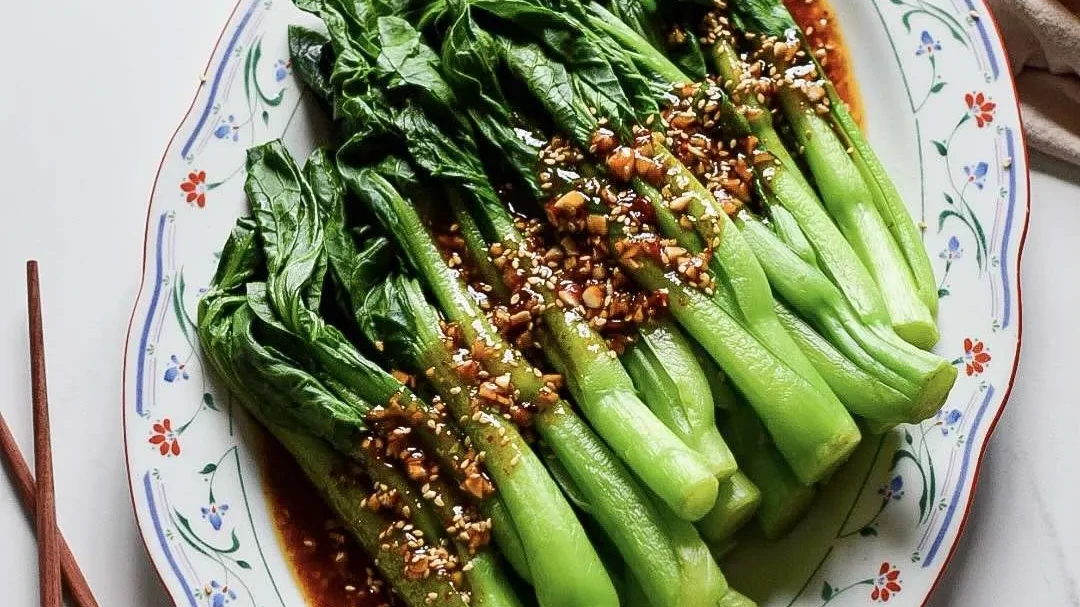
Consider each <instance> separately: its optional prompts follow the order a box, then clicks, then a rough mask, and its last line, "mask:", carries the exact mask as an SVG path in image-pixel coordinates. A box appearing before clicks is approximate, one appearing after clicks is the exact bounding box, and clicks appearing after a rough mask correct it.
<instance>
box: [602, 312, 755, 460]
mask: <svg viewBox="0 0 1080 607" xmlns="http://www.w3.org/2000/svg"><path fill="white" fill-rule="evenodd" d="M622 361H623V364H624V365H625V366H626V370H627V372H628V373H629V374H630V376H631V377H632V378H633V379H634V385H635V386H637V388H638V390H640V391H641V392H642V394H643V395H644V400H645V402H646V403H648V404H649V406H650V408H652V410H653V412H654V413H656V415H657V416H658V417H659V418H660V419H661V420H663V422H664V424H666V425H667V426H668V427H669V428H671V429H672V430H674V431H675V432H676V433H677V434H678V435H679V437H680V438H681V439H682V440H683V442H685V443H686V444H688V445H690V446H691V447H693V448H694V449H696V450H697V452H698V453H700V454H702V455H704V456H705V457H706V458H708V461H709V464H710V467H711V469H712V472H713V474H714V475H715V476H716V477H717V478H719V479H720V480H724V479H726V478H728V477H730V476H731V475H732V474H734V473H735V470H736V469H737V468H738V465H737V464H736V463H735V457H734V456H733V455H732V454H731V450H730V449H728V446H727V444H726V443H725V442H724V438H723V437H722V436H720V433H719V431H717V429H716V415H715V413H714V411H713V403H712V394H711V393H710V392H709V382H708V380H707V379H706V378H705V374H704V372H702V370H701V366H700V365H698V363H697V361H696V360H695V359H694V353H693V350H692V349H691V348H690V344H689V343H688V342H687V340H686V337H685V336H684V335H683V334H682V332H681V331H680V330H679V328H678V327H677V326H675V324H674V323H672V322H671V321H669V320H661V321H658V322H656V323H652V324H650V325H647V326H644V327H642V328H641V330H640V331H639V332H638V339H637V340H636V341H635V342H634V343H633V344H631V345H630V346H629V347H628V348H627V349H626V352H625V353H623V355H622Z"/></svg>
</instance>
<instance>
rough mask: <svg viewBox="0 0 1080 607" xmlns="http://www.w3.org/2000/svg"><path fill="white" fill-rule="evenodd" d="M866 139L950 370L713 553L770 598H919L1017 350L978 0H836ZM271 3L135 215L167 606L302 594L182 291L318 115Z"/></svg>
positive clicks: (135, 477)
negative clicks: (917, 406) (251, 182)
mask: <svg viewBox="0 0 1080 607" xmlns="http://www.w3.org/2000/svg"><path fill="white" fill-rule="evenodd" d="M836 8H837V10H838V13H839V14H838V18H839V20H840V24H841V28H842V30H843V32H844V34H845V36H846V38H847V43H848V47H849V48H850V49H851V51H852V55H853V60H854V67H855V75H856V77H857V79H858V81H859V83H860V88H861V90H862V97H863V106H864V110H865V117H866V124H867V130H868V134H869V137H870V139H871V142H872V143H873V144H874V146H875V148H876V149H877V150H878V152H879V154H880V155H881V157H882V160H883V162H884V163H885V165H886V167H887V168H888V169H889V171H890V173H891V174H892V176H893V178H894V179H895V181H896V183H897V185H898V186H899V188H900V190H901V194H902V195H903V196H904V199H905V200H907V201H908V203H909V205H910V208H911V210H912V214H913V215H914V217H916V218H917V219H918V220H921V221H922V222H923V224H924V225H925V226H926V230H925V243H926V248H927V251H928V252H929V254H930V256H931V258H932V260H933V262H934V268H935V271H936V274H937V279H938V293H939V296H940V298H941V306H940V308H941V312H940V319H939V320H940V325H941V336H942V337H941V342H940V343H939V344H938V346H937V351H938V352H939V353H940V354H941V355H943V356H945V357H947V358H948V359H950V360H952V361H953V363H954V364H955V365H956V366H957V367H958V368H959V371H960V374H959V380H958V381H957V383H956V387H955V388H954V389H953V392H952V394H951V396H950V398H949V400H948V402H947V403H946V405H945V406H944V407H943V408H942V410H941V411H940V412H939V413H938V414H937V416H936V417H934V418H933V419H930V420H927V421H925V422H923V423H922V424H919V425H916V426H907V427H903V428H900V429H898V430H897V431H895V432H893V433H891V434H888V435H886V436H884V437H882V438H880V439H878V438H871V439H867V440H866V441H864V445H863V446H862V447H861V448H860V451H859V452H858V454H857V455H856V457H855V458H853V459H852V461H851V463H849V464H848V465H847V468H846V469H844V470H842V471H841V472H840V474H839V475H838V476H839V477H841V478H843V482H839V483H834V484H833V486H831V487H829V488H828V489H827V490H826V491H824V492H823V495H822V496H821V499H820V500H819V503H818V505H817V506H816V508H815V510H814V512H813V513H812V515H811V516H810V517H809V518H808V519H807V520H806V521H805V522H804V523H802V524H801V525H800V526H799V528H797V529H796V530H795V532H794V533H793V534H792V535H791V536H790V537H789V538H787V539H785V540H783V541H782V542H779V543H776V544H771V545H764V544H757V543H755V542H753V541H751V542H744V545H742V546H740V547H738V548H737V549H736V551H735V552H734V553H733V554H732V556H731V557H730V558H729V559H728V560H727V562H726V563H725V570H726V571H727V572H728V574H729V577H730V578H731V579H732V581H733V583H734V584H736V585H737V587H739V588H740V589H742V590H743V591H744V592H745V593H747V594H749V595H750V596H752V597H754V598H755V599H757V600H758V601H759V602H760V603H761V604H762V605H770V606H771V605H814V606H823V605H826V604H829V605H833V606H835V607H840V606H843V605H865V604H868V603H875V602H888V603H889V604H892V605H908V606H911V605H921V604H922V603H923V602H924V601H925V600H926V599H927V597H928V596H929V595H930V593H931V592H932V591H933V588H934V586H935V584H936V583H937V581H938V580H939V579H940V577H941V573H942V571H943V569H944V568H945V566H946V564H947V563H948V560H949V557H950V556H951V554H952V552H953V549H954V548H955V546H956V542H957V539H958V536H959V534H960V532H961V530H962V528H963V525H964V520H965V518H966V517H967V513H968V509H969V508H970V506H971V496H972V493H973V490H974V484H975V480H976V478H977V477H978V467H979V461H980V459H981V455H982V451H983V449H984V447H985V446H986V443H987V440H988V439H989V436H990V433H991V431H992V430H993V427H994V423H995V422H996V421H997V418H998V416H999V414H1000V413H1001V410H1002V408H1003V407H1004V405H1005V400H1006V398H1007V396H1008V393H1009V388H1010V386H1011V382H1012V378H1013V373H1014V371H1015V368H1016V362H1017V354H1018V351H1019V343H1020V293H1019V281H1018V274H1017V271H1018V266H1019V257H1020V249H1021V246H1022V244H1023V238H1024V232H1025V229H1026V226H1027V213H1028V174H1027V157H1026V154H1025V151H1024V146H1023V141H1022V138H1021V131H1020V122H1019V115H1018V111H1017V106H1016V99H1015V92H1014V89H1013V85H1012V81H1011V78H1010V75H1009V73H1008V71H1007V69H1008V68H1007V63H1006V60H1005V56H1004V53H1003V50H1002V45H1001V40H1000V38H999V36H998V32H997V29H996V27H995V26H994V23H993V20H992V18H991V16H990V14H989V12H988V11H987V8H986V7H985V5H984V4H983V3H982V0H867V1H866V2H843V3H837V6H836ZM298 21H309V19H307V18H306V17H305V16H304V15H302V14H301V13H300V12H299V11H297V10H296V9H295V8H294V7H293V6H292V5H291V4H290V3H289V2H287V1H285V0H276V1H273V2H271V1H269V0H241V2H240V4H238V5H237V7H236V8H235V10H234V12H233V14H232V16H231V18H230V20H229V23H228V25H227V26H226V28H225V30H224V32H223V34H222V38H221V40H220V42H219V44H218V46H217V48H216V49H215V51H214V54H213V56H212V58H211V61H210V63H209V66H208V70H207V72H206V74H205V78H204V84H203V85H202V86H201V88H200V90H199V92H198V95H197V97H196V99H195V101H194V102H193V104H192V107H191V110H190V111H189V113H188V115H187V116H186V117H185V118H184V121H183V123H182V124H181V125H180V128H179V129H178V131H177V132H176V134H175V136H174V137H173V140H172V141H171V142H170V144H169V147H168V150H167V151H166V153H165V157H164V159H163V162H162V164H161V167H160V170H159V173H158V176H157V180H156V182H155V185H154V191H153V196H152V198H151V202H150V209H149V213H148V217H147V228H146V244H145V261H144V269H145V273H144V276H143V283H142V289H141V291H140V294H139V299H138V302H137V303H136V305H135V309H134V312H133V314H132V320H131V326H130V330H129V334H128V340H127V349H126V352H125V356H124V401H123V410H124V427H125V436H126V450H127V461H128V473H129V476H130V479H129V480H130V482H131V492H132V499H133V503H134V508H135V513H136V515H137V518H138V524H139V529H140V531H141V532H142V536H143V539H144V540H145V542H146V547H147V550H148V552H149V554H150V558H151V559H152V560H153V563H154V565H155V567H156V568H157V570H158V572H159V573H160V575H161V578H162V581H163V582H164V585H165V587H166V588H167V589H168V592H169V594H170V595H171V596H172V599H173V600H174V601H175V603H176V604H177V605H180V606H185V607H197V606H202V605H207V606H211V607H220V606H221V605H224V604H229V605H233V606H236V607H240V606H251V607H256V606H258V607H270V606H274V605H282V606H287V605H288V606H293V605H303V604H304V601H303V597H302V595H301V592H300V590H299V587H298V585H297V583H296V582H295V580H294V578H293V575H292V572H291V570H290V568H289V564H288V563H287V561H286V559H285V556H284V554H283V551H282V550H281V548H280V546H279V544H278V541H277V536H276V533H275V531H274V528H273V526H272V524H271V518H270V512H269V510H268V503H267V499H266V498H265V496H264V493H263V490H262V483H261V479H260V471H259V468H258V466H257V462H256V461H255V459H254V455H253V452H254V445H255V442H256V441H257V438H258V436H259V433H258V430H257V428H255V427H254V425H253V424H252V423H251V422H250V421H249V420H248V418H247V417H246V416H245V415H243V412H242V411H241V410H240V408H239V407H236V406H234V404H233V402H232V400H231V399H230V397H229V395H228V393H227V392H226V391H224V390H222V389H220V388H219V387H218V386H216V385H215V383H214V381H213V379H212V377H210V376H209V374H208V373H207V369H205V368H204V365H203V362H202V360H201V359H200V355H199V348H198V343H196V335H195V331H194V328H193V321H194V316H195V308H196V302H197V299H198V297H199V295H200V292H201V290H202V289H203V288H204V287H205V286H206V285H207V283H208V281H209V280H210V277H211V275H212V273H213V269H214V267H215V265H216V261H217V260H216V254H217V252H218V249H219V247H220V246H221V244H222V242H223V241H224V238H225V236H226V234H227V232H228V231H229V229H230V227H231V226H232V224H233V221H234V220H235V218H236V217H237V216H239V215H240V214H242V213H244V212H245V209H246V203H245V200H244V194H243V163H244V151H245V149H246V148H247V147H248V146H250V145H252V144H256V143H261V142H263V141H266V140H269V139H274V138H278V137H282V138H284V139H285V141H286V144H287V145H288V146H289V147H290V149H291V150H292V152H293V154H294V155H297V156H299V157H302V156H304V155H306V153H307V152H308V151H309V150H310V149H311V148H312V146H313V144H314V142H315V141H317V140H318V139H319V136H318V133H317V132H316V130H317V129H316V128H315V126H314V125H316V124H319V123H320V121H321V118H319V117H318V114H317V112H318V110H317V109H316V108H314V107H313V106H311V104H310V103H309V102H308V101H307V100H306V99H305V96H304V94H303V92H302V88H301V87H300V84H299V83H298V81H297V80H296V79H295V78H294V77H293V75H292V73H291V70H290V65H289V62H288V50H287V44H286V27H287V26H288V25H289V24H290V23H295V22H298Z"/></svg>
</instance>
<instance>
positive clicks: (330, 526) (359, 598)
mask: <svg viewBox="0 0 1080 607" xmlns="http://www.w3.org/2000/svg"><path fill="white" fill-rule="evenodd" d="M263 443H264V445H263V448H262V453H261V455H262V457H261V458H260V459H261V461H260V464H261V472H262V479H263V488H264V490H265V492H266V496H267V497H268V498H269V501H270V504H271V511H272V512H273V521H274V528H275V530H276V531H277V539H278V543H279V544H280V545H281V548H282V551H283V552H285V555H286V557H287V558H288V561H289V565H290V568H291V569H292V573H293V578H294V579H295V580H296V582H297V584H298V585H299V586H300V588H301V589H302V591H303V594H304V598H305V599H306V603H307V604H308V605H313V606H314V605H317V606H318V607H382V606H384V605H386V606H397V605H400V604H401V603H400V602H399V601H395V600H392V599H391V597H390V594H389V592H388V591H387V587H386V586H385V584H383V582H382V580H381V579H378V572H377V571H376V570H375V568H374V566H373V565H372V564H371V559H370V558H368V556H367V554H365V553H364V551H363V549H361V548H360V546H359V544H358V543H357V542H356V541H355V540H354V539H353V538H352V537H351V536H349V534H348V532H347V531H345V529H344V528H343V527H342V525H341V523H340V522H338V521H337V519H336V518H335V516H334V513H333V512H331V510H330V507H329V506H327V505H326V504H325V503H323V501H322V498H321V497H319V494H318V492H317V491H316V490H315V487H313V486H311V483H310V482H308V480H307V477H306V476H304V473H303V471H301V470H300V466H298V465H297V464H296V462H295V461H293V459H292V456H290V455H289V453H288V452H287V451H286V450H285V448H284V447H282V446H281V445H280V444H278V442H277V441H276V440H274V439H273V438H271V437H269V436H267V437H265V439H264V440H263ZM372 582H374V584H373V583H372ZM373 585H379V586H380V587H379V588H372V586H373Z"/></svg>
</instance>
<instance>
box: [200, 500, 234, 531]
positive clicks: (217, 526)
mask: <svg viewBox="0 0 1080 607" xmlns="http://www.w3.org/2000/svg"><path fill="white" fill-rule="evenodd" d="M201 510H202V517H203V518H204V519H206V520H207V521H208V522H209V523H210V526H211V527H213V528H214V531H221V523H222V518H224V517H225V513H226V512H228V511H229V505H228V504H215V503H214V502H210V505H209V506H203V507H202V508H201Z"/></svg>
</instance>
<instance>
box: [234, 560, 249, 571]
mask: <svg viewBox="0 0 1080 607" xmlns="http://www.w3.org/2000/svg"><path fill="white" fill-rule="evenodd" d="M236 566H237V567H239V568H241V569H251V565H250V564H248V562H247V561H236Z"/></svg>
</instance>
